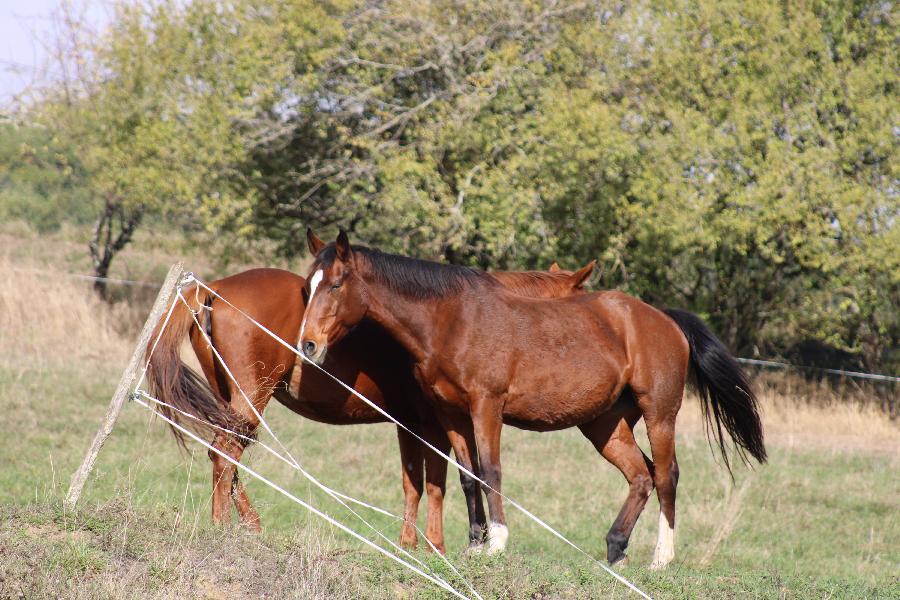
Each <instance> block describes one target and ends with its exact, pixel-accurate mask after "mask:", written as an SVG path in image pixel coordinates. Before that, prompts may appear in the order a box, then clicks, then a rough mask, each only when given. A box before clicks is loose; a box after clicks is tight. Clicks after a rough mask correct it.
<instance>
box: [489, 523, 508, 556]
mask: <svg viewBox="0 0 900 600" xmlns="http://www.w3.org/2000/svg"><path fill="white" fill-rule="evenodd" d="M507 540H509V529H507V528H506V525H501V524H499V523H491V526H490V528H489V529H488V544H487V546H488V547H487V553H488V554H500V553H501V552H503V551H504V550H506V542H507Z"/></svg>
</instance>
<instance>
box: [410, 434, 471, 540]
mask: <svg viewBox="0 0 900 600" xmlns="http://www.w3.org/2000/svg"><path fill="white" fill-rule="evenodd" d="M422 429H423V437H424V438H425V439H426V440H427V441H428V442H429V443H430V444H431V445H432V446H434V447H435V448H437V449H438V450H440V451H441V452H443V453H444V454H447V453H448V452H450V440H449V439H448V438H447V434H446V433H444V430H443V429H441V428H440V427H438V426H437V423H430V424H425V425H423V428H422ZM421 447H422V451H423V453H424V455H425V494H426V495H427V496H428V520H427V522H426V524H425V536H426V537H427V538H428V540H429V541H430V542H431V543H432V545H434V547H435V548H437V551H438V552H440V553H441V554H444V553H445V552H446V548H445V547H444V493H445V492H446V491H447V461H446V460H445V459H444V457H443V456H440V455H438V454H437V453H436V452H434V451H433V450H431V449H430V448H426V447H425V446H424V445H422V446H421ZM482 512H483V509H482ZM476 513H477V509H476ZM479 527H480V526H479Z"/></svg>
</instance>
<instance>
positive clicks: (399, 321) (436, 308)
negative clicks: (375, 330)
mask: <svg viewBox="0 0 900 600" xmlns="http://www.w3.org/2000/svg"><path fill="white" fill-rule="evenodd" d="M369 288H370V293H369V298H370V302H369V309H368V317H369V319H371V320H372V321H375V322H376V323H377V324H378V325H379V326H381V327H382V328H383V329H384V330H385V331H386V332H387V333H388V335H390V336H391V337H392V338H394V339H395V340H396V341H397V342H398V343H400V345H402V346H403V347H404V348H405V349H406V351H407V352H409V354H410V355H411V356H412V357H413V359H414V360H415V361H416V362H420V361H422V360H425V358H427V356H428V354H429V352H430V348H429V347H428V340H429V339H433V338H434V337H435V335H437V336H440V335H441V333H440V331H439V329H440V328H441V326H442V324H444V323H446V318H445V317H446V316H447V315H448V314H453V313H454V312H456V310H457V308H456V306H454V305H455V304H456V303H458V300H457V299H455V298H452V297H451V298H429V299H424V300H423V299H416V298H410V297H407V296H404V295H403V294H399V293H397V292H395V291H393V290H390V289H388V288H387V287H386V286H384V285H383V284H380V283H369Z"/></svg>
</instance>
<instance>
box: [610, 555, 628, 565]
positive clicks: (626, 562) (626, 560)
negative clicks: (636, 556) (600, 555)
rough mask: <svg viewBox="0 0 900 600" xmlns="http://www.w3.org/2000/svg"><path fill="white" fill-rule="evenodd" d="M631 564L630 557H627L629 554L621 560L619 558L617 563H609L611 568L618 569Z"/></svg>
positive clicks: (621, 557)
mask: <svg viewBox="0 0 900 600" xmlns="http://www.w3.org/2000/svg"><path fill="white" fill-rule="evenodd" d="M630 562H631V561H630V560H628V555H627V554H623V555H622V556H620V557H619V558H617V559H616V560H615V561H613V562H611V563H609V566H611V567H616V568H619V567H627V566H628V564H629V563H630Z"/></svg>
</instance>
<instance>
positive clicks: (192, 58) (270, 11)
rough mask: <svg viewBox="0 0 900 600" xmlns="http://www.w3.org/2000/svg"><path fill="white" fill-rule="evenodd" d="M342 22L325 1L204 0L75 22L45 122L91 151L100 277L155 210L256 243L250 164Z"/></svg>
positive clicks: (87, 164) (87, 160) (88, 165)
mask: <svg viewBox="0 0 900 600" xmlns="http://www.w3.org/2000/svg"><path fill="white" fill-rule="evenodd" d="M298 15H302V18H298ZM328 19H329V16H328V13H327V11H326V10H324V9H321V8H319V7H317V6H316V5H315V3H313V2H302V1H301V2H294V3H290V4H285V3H280V2H272V3H269V4H265V3H258V2H249V1H248V2H238V3H231V4H227V5H223V4H221V3H218V2H215V1H212V0H209V1H206V0H201V1H197V2H190V3H186V4H183V3H178V2H174V1H164V2H159V3H153V4H149V5H140V4H130V3H118V4H116V5H115V17H114V18H113V20H112V22H111V25H110V27H109V29H108V31H106V32H105V33H103V34H102V35H99V36H97V37H96V38H93V39H92V38H91V37H90V36H89V35H87V32H86V31H85V30H84V29H83V28H82V24H81V23H78V22H77V21H76V20H73V19H71V18H70V16H67V17H66V18H65V19H64V20H63V24H64V25H65V27H64V28H63V31H64V34H63V36H62V37H61V38H60V40H59V43H60V45H61V46H63V47H65V48H68V49H69V51H67V52H60V53H59V55H60V57H64V58H61V59H60V60H62V61H63V67H64V68H61V69H60V70H59V71H60V72H61V73H63V77H62V79H61V80H60V81H58V82H54V84H53V85H52V86H51V87H48V88H46V89H44V90H43V92H42V94H43V95H42V98H41V102H40V104H39V105H38V107H37V112H36V117H37V119H38V120H39V121H40V122H41V123H45V124H46V125H47V126H48V127H50V128H52V129H53V130H54V131H59V132H60V135H61V136H62V137H64V138H65V141H66V143H68V144H70V145H72V146H74V147H76V148H78V151H79V155H80V159H81V161H82V163H83V165H84V168H85V170H86V171H87V173H88V174H89V182H90V185H91V187H92V189H93V190H94V194H95V197H96V198H97V200H96V201H95V207H96V208H95V210H96V211H97V215H98V216H97V220H96V224H95V227H94V232H93V237H92V240H91V242H90V244H89V247H90V252H91V256H92V258H93V261H94V270H95V274H96V275H97V276H98V277H101V278H102V277H106V276H107V274H108V272H109V268H110V265H111V263H112V260H113V258H114V257H115V255H116V253H118V252H119V251H120V250H121V249H122V248H124V247H125V246H126V245H127V244H128V243H129V242H130V241H131V239H132V236H133V234H134V232H135V230H136V229H137V228H138V227H139V225H140V224H141V222H142V221H143V220H144V219H145V218H146V217H147V216H148V215H151V216H161V217H163V218H165V219H167V220H169V221H175V222H182V223H187V224H192V225H194V226H200V227H205V228H207V229H209V230H220V229H222V228H225V227H227V228H228V229H229V230H231V231H233V232H235V233H236V234H237V235H239V236H249V235H250V231H252V229H253V224H252V223H251V221H250V219H249V217H250V215H251V210H252V206H253V205H254V203H255V199H254V198H255V195H256V188H255V186H254V182H253V177H254V174H253V173H252V172H251V171H248V170H247V169H244V168H243V165H244V162H245V160H246V157H247V155H248V152H249V151H250V150H251V149H252V148H253V147H254V146H255V145H259V144H264V143H269V142H270V141H271V139H274V138H277V137H278V136H279V135H281V130H282V128H283V124H282V123H281V122H280V118H281V117H282V116H283V115H282V114H280V113H279V109H281V110H286V109H285V108H284V107H283V106H280V105H281V103H283V102H284V100H285V95H284V94H283V87H282V86H284V85H285V82H286V81H290V82H291V83H292V84H293V87H292V89H291V92H292V93H299V92H300V91H302V89H303V86H304V85H306V83H307V81H306V79H310V77H309V76H307V78H306V79H304V77H303V75H302V72H303V71H304V70H306V71H309V72H314V69H315V65H316V62H317V61H319V60H321V58H319V57H318V53H320V52H323V51H324V50H323V44H324V43H327V42H328V39H329V38H327V37H326V38H324V40H323V38H322V37H321V36H320V33H321V31H322V30H327V29H328V27H329V24H328ZM323 56H324V55H323ZM313 78H314V77H313ZM97 289H98V291H99V292H100V293H101V294H103V293H104V292H105V283H104V282H103V281H102V280H99V281H98V283H97Z"/></svg>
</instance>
